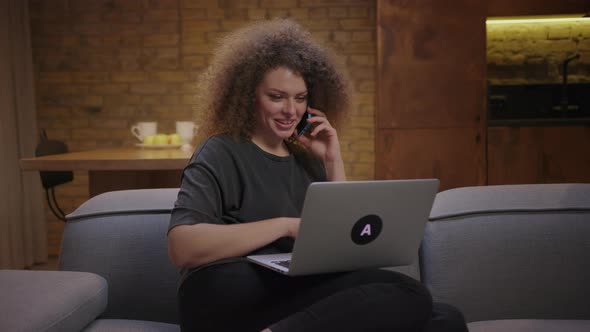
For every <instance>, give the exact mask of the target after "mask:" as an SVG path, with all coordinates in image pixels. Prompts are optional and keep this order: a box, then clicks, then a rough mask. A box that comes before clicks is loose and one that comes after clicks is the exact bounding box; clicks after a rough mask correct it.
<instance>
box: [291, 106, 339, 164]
mask: <svg viewBox="0 0 590 332" xmlns="http://www.w3.org/2000/svg"><path fill="white" fill-rule="evenodd" d="M307 112H309V113H310V114H311V115H313V116H312V117H311V118H309V119H307V123H309V124H311V128H310V129H309V130H308V131H307V132H306V133H304V134H303V135H301V136H297V139H298V140H299V142H301V143H302V144H303V146H305V147H306V148H307V149H308V150H309V151H310V152H311V153H312V154H313V155H314V156H315V157H316V158H319V159H320V160H322V161H323V162H324V163H326V162H332V161H334V160H337V159H339V158H341V157H340V142H339V141H338V134H337V133H336V129H334V127H332V125H331V124H330V122H329V121H328V118H326V114H325V113H324V112H321V111H319V110H316V109H314V108H311V107H309V108H308V109H307Z"/></svg>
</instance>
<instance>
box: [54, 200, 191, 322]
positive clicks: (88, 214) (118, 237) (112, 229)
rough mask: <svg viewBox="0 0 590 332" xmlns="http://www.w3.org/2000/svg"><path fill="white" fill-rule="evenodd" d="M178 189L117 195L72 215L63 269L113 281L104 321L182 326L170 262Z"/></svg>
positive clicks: (175, 275)
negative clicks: (170, 234)
mask: <svg viewBox="0 0 590 332" xmlns="http://www.w3.org/2000/svg"><path fill="white" fill-rule="evenodd" d="M177 193H178V189H143V190H126V191H114V192H108V193H104V194H101V195H98V196H95V197H93V198H91V199H90V200H88V201H87V202H85V203H84V204H82V205H81V206H80V207H79V208H78V209H76V211H74V212H73V213H71V214H70V215H68V216H67V219H68V222H67V223H66V227H65V230H64V237H63V241H62V247H61V254H60V260H59V266H60V270H67V271H85V272H93V273H96V274H98V275H101V276H102V277H104V278H105V279H106V280H107V281H108V285H109V294H108V306H107V309H106V310H105V312H104V313H103V315H102V316H101V317H102V318H119V319H137V320H151V321H160V322H167V323H177V322H178V309H177V301H176V289H177V280H178V276H179V274H178V270H177V269H176V267H174V266H173V265H172V263H171V262H170V260H169V259H168V254H167V253H168V251H167V238H166V232H167V229H168V223H169V220H170V212H171V210H172V207H173V205H174V201H175V200H176V195H177Z"/></svg>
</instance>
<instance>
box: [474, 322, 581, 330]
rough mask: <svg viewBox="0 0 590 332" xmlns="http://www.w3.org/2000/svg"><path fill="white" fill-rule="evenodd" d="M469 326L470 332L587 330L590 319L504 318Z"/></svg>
mask: <svg viewBox="0 0 590 332" xmlns="http://www.w3.org/2000/svg"><path fill="white" fill-rule="evenodd" d="M468 327H469V332H505V331H518V332H555V331H567V332H587V331H590V320H550V319H504V320H490V321H483V322H473V323H469V324H468Z"/></svg>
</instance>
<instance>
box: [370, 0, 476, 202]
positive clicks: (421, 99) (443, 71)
mask: <svg viewBox="0 0 590 332" xmlns="http://www.w3.org/2000/svg"><path fill="white" fill-rule="evenodd" d="M486 9H487V7H486V3H485V2H478V1H464V0H458V1H452V2H451V3H448V2H445V1H435V0H427V1H378V2H377V21H378V22H377V35H378V38H377V40H378V42H377V62H378V70H377V84H378V85H377V112H376V123H375V127H376V130H375V136H376V149H375V150H376V158H375V176H376V178H377V179H409V178H430V177H435V178H438V179H440V181H441V186H440V189H441V190H444V189H449V188H456V187H463V186H473V185H485V184H486V178H485V177H486V165H485V159H486V158H485V148H486V146H485V140H486V138H485V135H486V130H485V128H486V124H485V121H484V119H485V116H484V115H485V104H486V103H485V100H486V80H485V71H486V60H485V52H486V47H485V38H486V35H485V14H486Z"/></svg>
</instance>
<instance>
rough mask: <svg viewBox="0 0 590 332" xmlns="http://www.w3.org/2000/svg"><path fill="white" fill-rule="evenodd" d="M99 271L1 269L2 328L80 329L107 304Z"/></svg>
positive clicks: (0, 301)
mask: <svg viewBox="0 0 590 332" xmlns="http://www.w3.org/2000/svg"><path fill="white" fill-rule="evenodd" d="M107 288H108V286H107V283H106V280H105V279H104V278H102V277H100V276H98V275H96V274H92V273H83V272H63V271H22V270H0V294H1V298H0V313H1V315H0V331H80V330H81V329H82V328H84V326H86V325H88V324H89V323H90V322H92V320H94V319H95V318H96V317H98V316H99V315H100V314H101V313H102V312H103V310H104V309H105V307H106V305H107Z"/></svg>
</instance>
